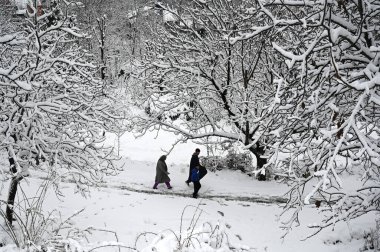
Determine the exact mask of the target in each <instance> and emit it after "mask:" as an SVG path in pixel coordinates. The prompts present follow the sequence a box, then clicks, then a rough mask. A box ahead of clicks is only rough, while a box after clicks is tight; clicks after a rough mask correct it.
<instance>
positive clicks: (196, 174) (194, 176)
mask: <svg viewBox="0 0 380 252" xmlns="http://www.w3.org/2000/svg"><path fill="white" fill-rule="evenodd" d="M191 181H192V182H193V184H194V193H193V198H198V191H199V189H201V187H202V185H201V183H200V182H199V181H200V170H199V166H197V167H196V168H194V169H192V170H191Z"/></svg>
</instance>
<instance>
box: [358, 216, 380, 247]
mask: <svg viewBox="0 0 380 252" xmlns="http://www.w3.org/2000/svg"><path fill="white" fill-rule="evenodd" d="M360 251H361V252H362V251H380V219H377V220H376V226H375V228H374V229H371V230H370V231H369V232H365V233H364V245H363V248H362V249H361V250H360Z"/></svg>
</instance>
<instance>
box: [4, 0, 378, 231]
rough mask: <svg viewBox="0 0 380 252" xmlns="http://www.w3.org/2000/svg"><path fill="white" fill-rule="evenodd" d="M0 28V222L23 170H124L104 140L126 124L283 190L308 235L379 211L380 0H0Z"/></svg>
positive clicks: (93, 181) (86, 174)
mask: <svg viewBox="0 0 380 252" xmlns="http://www.w3.org/2000/svg"><path fill="white" fill-rule="evenodd" d="M0 23H1V26H0V53H1V60H0V87H1V89H0V99H1V103H0V106H1V112H0V151H1V152H2V153H3V154H4V157H5V159H6V160H8V162H9V168H10V169H9V171H2V172H1V173H0V176H1V179H2V181H9V180H10V181H11V183H10V188H9V196H8V198H7V199H5V200H2V201H1V206H2V207H4V208H5V210H4V211H3V210H2V212H1V216H2V217H4V219H5V223H6V224H5V225H6V226H7V228H10V229H11V224H12V222H14V221H16V220H17V219H15V218H14V215H13V204H14V203H15V195H16V194H17V187H18V184H19V183H20V181H21V180H22V179H23V178H24V177H26V176H29V175H30V169H32V170H38V171H43V172H46V173H47V174H48V176H49V179H51V180H55V179H56V178H57V177H61V176H63V177H65V178H66V179H69V180H71V181H74V182H75V183H76V184H77V186H78V188H79V189H80V190H83V191H86V190H88V188H89V186H96V185H97V184H98V183H101V181H102V180H103V178H104V176H105V175H116V174H117V173H118V171H119V170H120V169H121V167H118V166H117V165H115V160H117V159H118V153H117V150H115V149H114V148H113V146H105V145H103V144H102V143H103V142H104V141H105V140H106V137H107V134H109V133H112V134H116V135H118V136H119V137H120V136H121V135H122V134H123V133H125V132H127V131H133V132H135V133H136V134H141V135H143V134H145V133H146V132H147V131H149V130H157V131H161V130H162V131H169V132H172V133H174V134H176V135H177V136H178V139H177V140H176V141H177V143H181V142H186V141H188V140H195V141H197V142H198V143H200V144H204V145H206V146H208V147H207V148H208V149H209V148H210V150H211V151H210V153H209V159H208V160H205V161H204V162H206V163H207V162H209V163H208V164H209V165H210V166H211V167H213V168H212V169H217V168H218V167H219V168H221V167H225V166H228V167H230V168H233V169H241V170H242V171H244V172H247V173H248V174H249V175H252V174H253V175H254V176H257V177H260V178H261V179H275V178H276V179H278V180H279V181H282V182H284V183H289V184H291V185H292V189H291V190H290V191H289V192H288V193H287V196H288V201H287V203H286V206H285V208H284V211H285V212H286V211H290V212H292V213H293V214H292V217H291V218H290V220H289V222H288V226H287V227H288V228H289V230H290V229H291V227H292V226H293V225H297V224H298V222H299V220H298V214H299V212H300V211H301V210H302V207H303V206H304V205H307V204H314V203H316V202H319V203H317V204H320V203H323V205H324V207H325V208H326V209H325V218H324V220H323V221H322V223H318V224H315V227H316V228H319V230H323V229H324V228H326V227H329V226H331V225H334V223H336V222H339V221H343V222H344V221H347V220H348V219H355V218H357V217H360V216H362V215H365V214H367V213H369V212H378V211H379V209H380V208H379V204H380V201H379V195H380V194H379V192H380V187H379V184H380V183H379V182H380V180H379V178H380V172H379V167H380V144H379V122H380V120H379V119H380V118H379V117H380V109H379V106H380V90H379V86H380V33H379V30H380V3H379V1H377V0H367V1H364V0H354V1H345V0H336V1H335V0H334V1H327V0H326V1H313V0H303V1H299V0H290V1H281V0H255V1H246V0H192V1H160V2H158V1H154V2H153V1H116V0H115V1H105V0H84V1H82V2H81V3H79V2H72V1H42V2H40V1H33V0H31V1H25V2H24V1H5V0H2V1H1V6H0ZM236 146H237V147H236ZM173 147H174V148H175V146H173ZM227 149H230V150H231V151H230V154H229V156H228V157H227V158H226V157H219V156H217V155H218V154H217V153H219V152H218V150H227ZM236 150H238V151H236ZM234 155H235V156H234ZM244 155H245V156H244ZM232 156H233V158H231V157H232ZM225 158H226V159H225ZM251 160H255V162H254V163H255V165H254V166H252V162H251ZM244 162H245V163H244ZM240 163H244V165H243V167H241V166H240V167H238V164H240ZM260 174H261V176H259V175H260ZM346 175H348V176H358V177H360V178H361V184H360V185H356V187H355V188H353V189H350V190H346V189H345V185H344V179H342V177H345V176H346ZM263 176H264V177H263ZM55 186H56V188H57V191H59V189H58V188H59V185H58V184H56V185H55ZM305 188H306V189H305ZM18 221H22V220H18Z"/></svg>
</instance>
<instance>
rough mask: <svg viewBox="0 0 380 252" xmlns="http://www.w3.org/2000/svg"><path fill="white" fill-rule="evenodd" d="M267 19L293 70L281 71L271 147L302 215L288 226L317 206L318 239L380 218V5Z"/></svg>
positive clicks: (295, 9) (342, 4)
mask: <svg viewBox="0 0 380 252" xmlns="http://www.w3.org/2000/svg"><path fill="white" fill-rule="evenodd" d="M260 11H261V12H262V13H263V15H266V16H267V17H268V18H269V19H270V20H271V21H270V23H272V24H274V25H275V24H276V26H277V27H274V29H276V33H277V34H278V36H279V37H280V38H283V39H279V40H277V41H276V42H273V48H274V49H275V50H276V51H277V52H279V53H281V54H282V56H283V60H284V61H285V62H286V64H287V68H288V71H287V72H285V73H279V72H276V71H274V72H275V75H276V82H277V83H278V86H277V90H278V92H277V95H276V96H277V97H278V99H277V104H276V106H275V107H274V109H273V112H272V113H273V114H274V115H273V116H274V117H273V118H274V119H275V120H276V122H277V124H278V132H277V136H276V139H273V141H272V143H271V149H272V150H276V151H274V152H273V156H272V159H271V161H272V163H273V164H274V165H275V166H276V167H277V168H278V169H280V171H281V172H282V175H284V176H285V177H286V178H287V179H290V180H291V181H293V182H294V188H293V189H292V190H291V191H290V192H289V196H290V200H289V202H288V205H287V207H286V209H285V210H289V209H296V210H295V213H294V215H293V216H292V218H291V219H290V220H289V222H287V223H286V225H285V226H286V227H287V228H288V227H290V225H291V224H294V223H297V222H298V212H299V211H300V210H301V209H302V207H303V206H304V205H305V204H310V203H315V204H316V205H317V207H320V209H321V211H323V212H324V214H325V218H324V219H323V221H322V223H320V224H316V225H313V226H312V227H314V228H316V230H317V232H318V231H320V230H321V229H323V228H325V227H328V226H331V225H334V224H335V223H336V222H339V221H348V220H350V219H354V218H356V217H359V216H361V215H363V214H367V213H368V212H372V211H379V210H380V201H379V196H380V187H379V184H380V176H379V175H380V174H379V165H380V145H379V122H380V114H379V111H380V109H379V106H380V100H379V95H380V93H379V92H380V89H379V85H380V71H379V67H380V60H379V59H380V33H379V28H380V27H379V24H380V2H379V1H374V0H373V1H371V0H370V1H363V0H356V1H276V0H275V1H263V3H262V4H261V6H260ZM284 13H286V14H287V15H286V16H284ZM280 24H282V25H283V27H279V25H280ZM245 36H248V35H246V34H240V35H239V36H237V37H236V39H244V37H245ZM347 174H353V175H359V177H358V180H359V181H355V179H351V180H348V181H349V182H348V181H346V175H347ZM352 180H354V181H355V182H353V181H352ZM308 185H309V186H308ZM310 186H312V187H310ZM352 187H353V188H354V189H353V190H348V188H350V189H351V188H352ZM305 188H306V190H305ZM295 206H297V207H296V208H295Z"/></svg>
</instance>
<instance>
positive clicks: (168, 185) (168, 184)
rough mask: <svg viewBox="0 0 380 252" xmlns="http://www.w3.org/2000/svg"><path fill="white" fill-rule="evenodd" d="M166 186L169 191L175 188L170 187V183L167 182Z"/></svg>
mask: <svg viewBox="0 0 380 252" xmlns="http://www.w3.org/2000/svg"><path fill="white" fill-rule="evenodd" d="M165 184H166V186H167V187H168V189H172V188H173V187H172V186H171V185H170V183H169V182H165Z"/></svg>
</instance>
